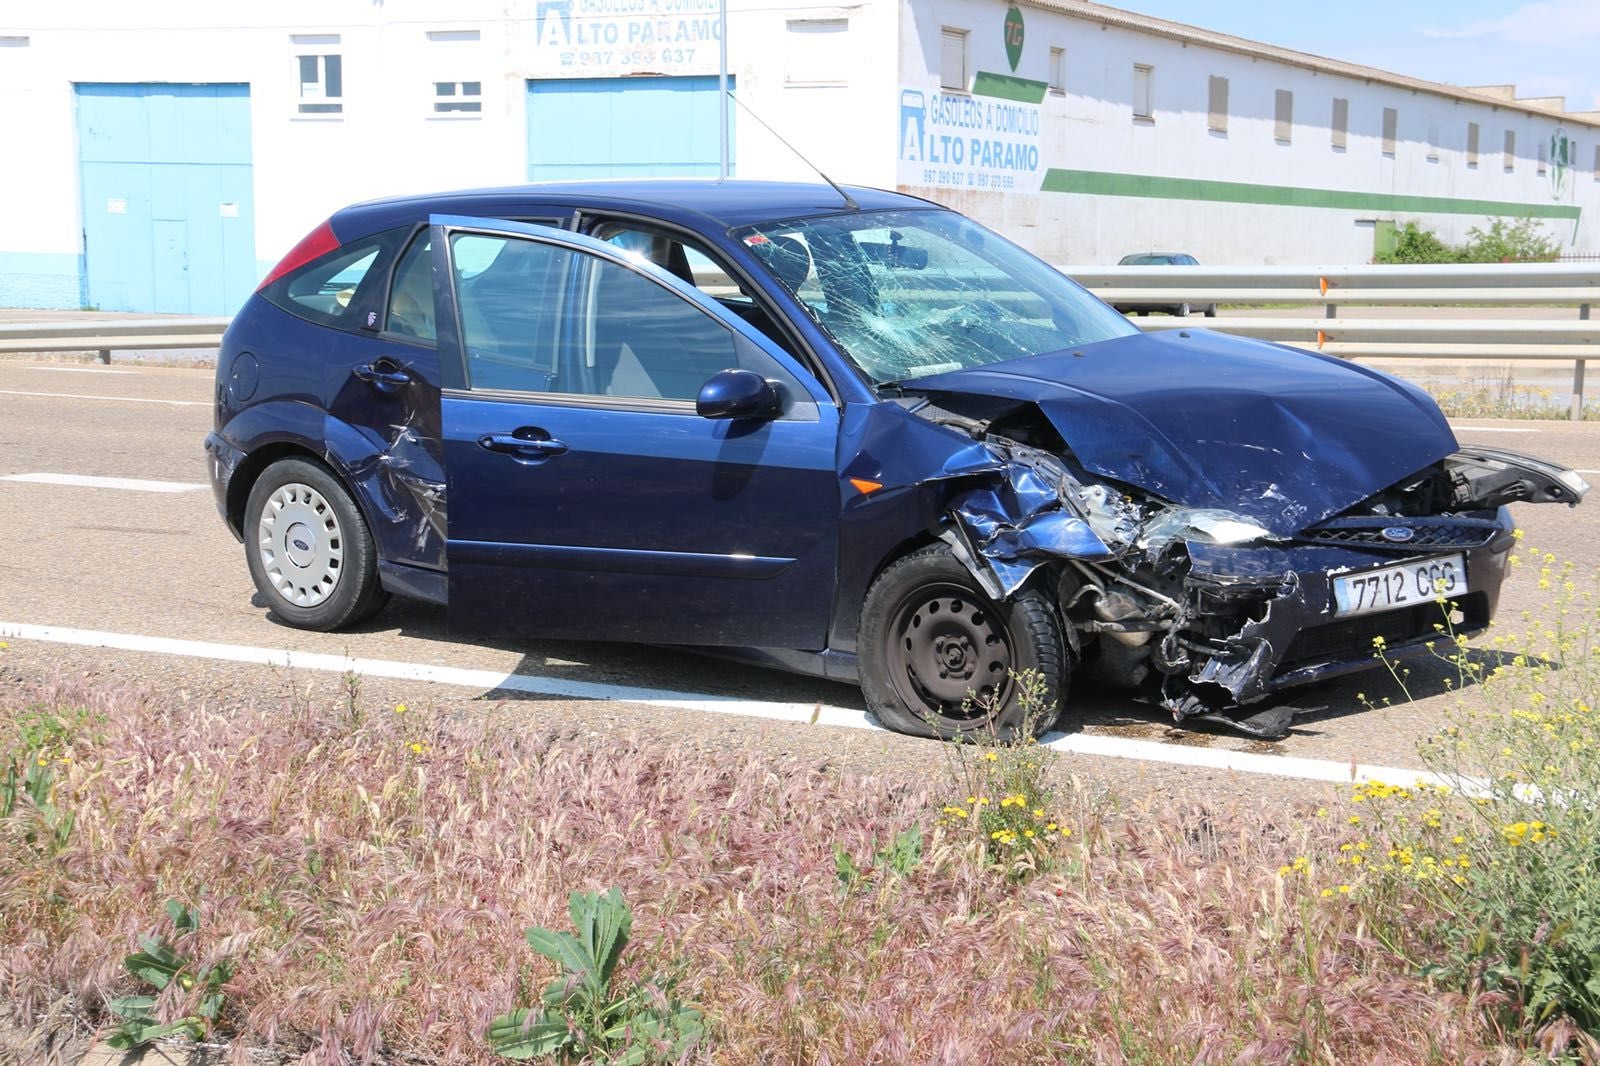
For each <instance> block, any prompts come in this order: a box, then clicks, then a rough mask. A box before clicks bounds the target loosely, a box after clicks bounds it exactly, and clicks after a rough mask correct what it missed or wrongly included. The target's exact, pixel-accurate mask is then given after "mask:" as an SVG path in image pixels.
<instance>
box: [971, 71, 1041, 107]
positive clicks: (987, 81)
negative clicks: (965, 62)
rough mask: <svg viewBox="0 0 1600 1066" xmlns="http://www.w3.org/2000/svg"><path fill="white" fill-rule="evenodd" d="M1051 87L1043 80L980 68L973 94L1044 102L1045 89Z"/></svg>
mask: <svg viewBox="0 0 1600 1066" xmlns="http://www.w3.org/2000/svg"><path fill="white" fill-rule="evenodd" d="M1048 88H1050V86H1049V84H1048V83H1046V82H1042V81H1031V80H1029V79H1027V78H1017V77H1013V76H1012V75H1010V74H991V73H990V72H989V71H987V70H980V71H978V73H977V76H976V77H974V78H973V79H972V95H973V96H993V97H996V98H998V99H1001V100H1015V101H1016V102H1017V103H1019V104H1038V103H1043V102H1044V91H1045V90H1046V89H1048Z"/></svg>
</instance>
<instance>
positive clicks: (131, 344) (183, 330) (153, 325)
mask: <svg viewBox="0 0 1600 1066" xmlns="http://www.w3.org/2000/svg"><path fill="white" fill-rule="evenodd" d="M227 328H228V319H226V318H99V319H92V320H89V321H83V320H75V321H67V322H0V352H98V353H99V355H100V361H101V362H102V363H109V362H111V353H112V352H115V351H137V350H143V349H156V348H215V347H216V346H217V345H218V344H221V343H222V334H223V331H224V330H226V329H227Z"/></svg>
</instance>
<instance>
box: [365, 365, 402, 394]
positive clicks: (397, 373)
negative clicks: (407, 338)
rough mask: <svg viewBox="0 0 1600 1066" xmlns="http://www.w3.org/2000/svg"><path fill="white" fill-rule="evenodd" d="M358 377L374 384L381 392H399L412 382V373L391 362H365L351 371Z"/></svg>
mask: <svg viewBox="0 0 1600 1066" xmlns="http://www.w3.org/2000/svg"><path fill="white" fill-rule="evenodd" d="M351 373H352V374H354V375H355V376H356V377H357V378H359V379H360V380H362V381H365V382H367V383H368V384H369V385H372V386H373V387H374V388H376V389H377V390H378V391H379V392H398V391H399V390H400V389H403V388H405V387H406V386H407V385H409V384H411V375H410V374H407V373H406V372H405V371H404V370H401V369H400V368H399V367H397V366H395V365H394V364H392V363H390V364H388V365H385V364H383V363H381V362H378V363H364V364H362V365H361V366H358V367H356V368H355V369H354V370H352V371H351Z"/></svg>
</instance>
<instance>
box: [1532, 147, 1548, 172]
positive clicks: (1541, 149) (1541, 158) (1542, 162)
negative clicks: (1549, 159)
mask: <svg viewBox="0 0 1600 1066" xmlns="http://www.w3.org/2000/svg"><path fill="white" fill-rule="evenodd" d="M1547 169H1549V168H1548V167H1547V166H1546V165H1545V158H1544V142H1543V141H1540V142H1539V166H1538V169H1537V170H1535V171H1534V173H1536V174H1539V175H1541V176H1542V175H1543V174H1544V172H1545V171H1546V170H1547Z"/></svg>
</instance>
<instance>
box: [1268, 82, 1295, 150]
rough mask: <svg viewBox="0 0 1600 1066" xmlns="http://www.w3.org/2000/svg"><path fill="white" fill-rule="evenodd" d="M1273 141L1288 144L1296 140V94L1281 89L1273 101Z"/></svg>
mask: <svg viewBox="0 0 1600 1066" xmlns="http://www.w3.org/2000/svg"><path fill="white" fill-rule="evenodd" d="M1272 139H1273V140H1275V141H1277V142H1278V143H1279V144H1288V143H1289V142H1290V141H1291V140H1293V139H1294V93H1292V92H1290V91H1289V90H1288V89H1279V90H1278V91H1277V93H1276V94H1275V95H1274V97H1273V101H1272Z"/></svg>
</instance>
